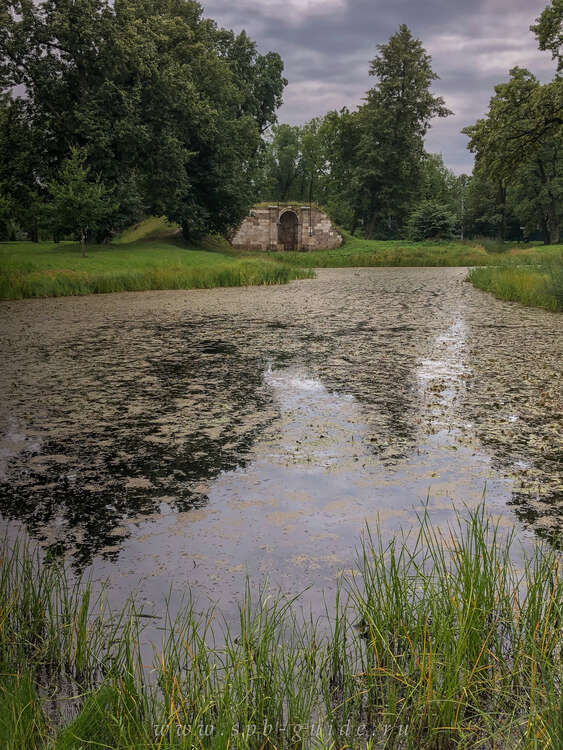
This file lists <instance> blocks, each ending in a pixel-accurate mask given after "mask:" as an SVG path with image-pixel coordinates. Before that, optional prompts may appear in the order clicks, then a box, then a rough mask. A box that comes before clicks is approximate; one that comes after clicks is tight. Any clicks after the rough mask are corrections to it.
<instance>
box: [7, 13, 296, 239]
mask: <svg viewBox="0 0 563 750" xmlns="http://www.w3.org/2000/svg"><path fill="white" fill-rule="evenodd" d="M0 13H1V15H2V23H1V25H0V26H1V28H0V84H1V85H2V87H3V89H4V90H5V91H8V90H13V89H14V87H17V86H19V87H23V89H24V90H25V95H26V98H27V101H28V102H29V108H30V113H31V119H32V126H33V128H34V130H35V132H37V133H40V134H41V142H40V144H39V146H38V147H39V150H40V152H41V153H42V154H43V155H44V159H43V170H42V173H41V174H40V175H38V179H39V182H40V183H47V182H48V181H49V180H51V179H53V177H54V176H55V175H56V173H57V171H58V169H59V168H60V166H61V164H62V161H63V160H64V158H65V157H66V155H67V154H68V152H69V148H70V147H71V146H73V145H77V146H79V147H84V148H85V149H86V152H87V160H88V165H89V166H90V167H91V168H92V170H93V171H94V172H95V173H100V174H102V175H103V178H104V181H106V182H107V183H108V184H109V185H111V186H112V187H115V188H116V189H115V195H116V196H118V195H126V193H127V186H128V185H130V184H132V182H134V183H135V186H136V189H137V190H138V192H139V194H140V196H141V197H142V202H143V204H144V206H145V207H146V209H147V210H148V211H151V212H153V213H158V214H165V215H166V216H168V218H169V219H171V220H172V221H177V222H179V223H180V224H181V225H182V227H183V229H184V233H185V234H186V235H190V236H192V237H194V236H197V235H199V234H201V233H203V232H207V231H224V230H225V229H227V228H228V227H229V226H231V225H233V224H236V223H237V222H238V221H239V220H240V218H242V216H243V215H244V213H245V212H246V210H247V209H248V206H249V205H250V203H251V202H252V198H253V195H252V189H251V185H252V177H253V172H254V170H255V168H256V163H257V159H258V155H259V152H260V148H261V133H262V132H264V130H265V129H266V128H267V127H268V126H269V125H271V124H272V123H273V122H274V121H275V112H276V108H277V107H278V106H279V104H280V102H281V94H282V91H283V87H284V85H285V80H284V79H283V77H282V68H283V65H282V62H281V59H280V58H279V56H278V55H276V54H274V53H269V54H267V55H260V54H258V52H257V50H256V46H255V44H254V43H253V42H252V41H251V40H250V39H248V37H247V36H246V35H245V34H244V33H243V34H239V35H235V34H234V33H232V32H230V31H227V30H223V29H219V28H217V26H216V24H215V23H214V22H213V21H212V20H210V19H206V18H204V16H203V10H202V7H201V5H200V4H199V3H197V2H194V0H113V1H112V2H110V1H109V0H40V1H38V2H32V0H3V2H2V4H1V6H0ZM16 90H20V89H16ZM135 205H137V202H135ZM125 208H126V207H125ZM126 213H127V212H126V211H125V210H121V211H118V212H116V214H115V216H116V217H121V219H123V218H125V214H126ZM116 220H117V218H116Z"/></svg>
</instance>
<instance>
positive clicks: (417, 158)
mask: <svg viewBox="0 0 563 750" xmlns="http://www.w3.org/2000/svg"><path fill="white" fill-rule="evenodd" d="M378 50H379V55H378V56H377V57H376V58H375V59H374V60H372V61H371V65H370V71H369V72H370V75H372V76H375V77H376V78H377V81H378V82H377V84H376V86H375V87H374V88H372V89H370V91H368V93H367V101H366V104H365V105H363V106H362V107H361V109H360V112H359V116H360V119H361V129H362V137H361V141H360V147H359V166H358V169H359V181H360V183H361V184H362V186H363V189H364V191H365V193H366V197H367V202H366V204H365V205H364V214H365V219H366V222H367V234H368V236H370V237H371V236H374V234H375V233H376V227H378V226H379V233H380V234H389V235H393V234H395V235H396V234H397V233H399V232H400V231H401V229H402V227H403V226H404V224H405V220H406V217H407V215H408V213H409V210H410V209H411V207H412V205H413V203H414V202H416V200H417V192H418V189H419V186H420V176H421V175H420V164H421V159H422V155H423V153H424V144H423V138H424V136H425V134H426V133H427V131H428V129H429V127H430V121H431V120H432V118H433V117H447V116H448V115H450V114H451V112H450V110H449V109H447V107H446V106H445V103H444V100H443V99H442V97H439V96H434V95H433V94H432V93H431V92H430V87H431V85H432V83H433V81H435V80H437V78H438V76H437V75H436V73H435V72H434V71H433V70H432V64H431V63H432V59H431V57H430V56H429V55H428V54H427V53H426V51H425V49H424V47H423V46H422V43H421V41H420V40H418V39H414V38H413V37H412V35H411V32H410V30H409V29H408V27H407V26H405V25H404V24H403V25H402V26H401V27H400V28H399V31H398V32H397V33H396V34H394V35H393V36H392V37H391V38H390V40H389V42H388V43H387V44H380V45H378Z"/></svg>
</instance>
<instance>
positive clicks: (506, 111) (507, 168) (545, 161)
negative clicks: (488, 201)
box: [463, 67, 563, 242]
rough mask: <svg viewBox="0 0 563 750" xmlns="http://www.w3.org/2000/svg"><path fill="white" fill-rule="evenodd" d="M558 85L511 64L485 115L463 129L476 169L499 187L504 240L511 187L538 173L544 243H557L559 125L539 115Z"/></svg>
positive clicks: (562, 131) (561, 133) (562, 134)
mask: <svg viewBox="0 0 563 750" xmlns="http://www.w3.org/2000/svg"><path fill="white" fill-rule="evenodd" d="M561 84H563V81H554V82H552V83H551V84H546V85H545V86H542V85H541V84H540V83H539V81H538V80H537V78H536V77H535V76H534V75H533V74H532V73H530V71H528V70H526V69H524V68H518V67H516V68H513V69H512V70H511V71H510V80H509V81H508V82H507V83H501V84H498V85H497V86H495V95H494V96H493V97H492V98H491V101H490V104H489V111H488V113H487V116H486V117H485V118H482V119H480V120H478V121H477V122H476V123H475V125H472V126H470V127H467V128H464V130H463V132H464V133H465V134H466V135H468V136H469V139H470V140H469V144H468V148H469V149H470V150H471V151H473V152H474V153H475V161H476V167H477V168H478V169H479V171H480V172H481V173H482V174H483V175H484V176H485V177H486V178H487V179H488V180H489V181H490V182H493V183H494V184H495V185H496V186H497V206H498V209H499V211H500V213H501V215H502V216H503V217H504V218H503V221H502V222H500V224H499V225H498V227H499V236H501V237H502V238H504V237H505V235H506V227H507V221H506V216H507V197H508V189H509V187H511V186H514V185H516V184H519V183H521V182H522V180H524V183H525V184H526V185H528V187H529V188H530V186H531V184H532V180H531V177H532V175H536V176H537V179H538V180H539V181H540V186H541V202H542V205H543V206H544V210H545V212H546V213H545V216H546V226H547V231H546V242H558V241H559V235H560V191H559V176H558V167H557V164H558V157H557V156H554V154H555V155H556V154H558V153H559V151H560V144H561V141H562V139H563V125H556V123H551V125H550V127H546V121H545V119H542V118H539V119H538V104H539V103H540V102H543V101H545V99H546V96H547V98H549V96H550V95H551V93H553V90H554V88H553V87H554V86H560V85H561ZM546 91H547V95H546ZM558 144H559V145H558ZM534 192H536V191H535V189H534Z"/></svg>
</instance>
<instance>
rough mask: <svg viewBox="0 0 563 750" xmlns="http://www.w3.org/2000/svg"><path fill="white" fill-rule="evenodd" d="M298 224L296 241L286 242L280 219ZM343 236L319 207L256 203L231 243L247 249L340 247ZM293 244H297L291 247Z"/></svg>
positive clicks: (303, 249)
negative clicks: (281, 232) (259, 204)
mask: <svg viewBox="0 0 563 750" xmlns="http://www.w3.org/2000/svg"><path fill="white" fill-rule="evenodd" d="M287 213H290V214H292V215H290V216H286V217H285V219H284V224H285V225H286V226H287V224H294V235H293V237H294V240H293V241H292V242H289V243H288V244H285V245H284V244H283V243H282V242H281V241H280V240H281V239H284V238H285V239H287V237H284V236H280V221H281V218H282V216H284V214H287ZM342 241H343V239H342V236H341V235H340V234H339V233H338V232H337V231H336V230H335V229H334V227H333V226H332V222H331V221H330V219H329V217H328V216H327V215H326V214H325V213H324V212H323V211H320V210H319V209H318V208H316V206H309V204H307V205H304V204H299V203H296V204H293V205H291V206H285V205H284V206H278V205H274V204H272V205H271V206H255V207H254V208H253V209H252V210H251V211H250V212H249V215H248V216H247V217H246V219H245V220H244V221H243V222H242V224H241V225H240V227H239V228H238V229H237V231H236V232H235V233H234V235H233V237H232V239H231V244H232V245H233V247H236V248H240V249H244V250H285V249H294V250H302V251H306V250H321V249H329V248H334V247H340V245H341V244H342ZM291 245H293V247H291Z"/></svg>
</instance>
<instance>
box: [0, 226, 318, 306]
mask: <svg viewBox="0 0 563 750" xmlns="http://www.w3.org/2000/svg"><path fill="white" fill-rule="evenodd" d="M312 275H313V274H312V272H308V271H306V270H305V269H299V268H295V267H290V266H289V265H288V264H285V263H282V262H280V261H278V260H276V259H275V258H268V257H263V258H256V257H253V258H243V257H237V256H235V255H234V254H233V253H231V252H230V246H229V245H228V243H227V242H226V240H222V239H220V238H208V239H206V240H204V241H202V242H201V243H200V244H199V245H198V247H197V248H193V247H187V246H186V245H185V244H184V243H183V242H182V240H181V238H180V237H178V235H177V229H176V228H175V227H174V226H173V225H170V224H167V223H166V222H165V221H163V220H162V219H154V218H153V219H148V220H147V221H145V222H142V223H141V224H140V225H137V226H136V227H133V228H131V229H130V230H127V231H126V232H124V233H123V235H121V236H120V237H118V238H117V239H116V241H115V242H113V243H112V244H110V245H90V246H89V247H88V255H87V257H86V258H83V257H81V252H80V247H79V245H78V244H76V243H69V242H61V243H58V244H55V243H52V242H42V243H33V242H15V243H0V299H21V298H24V297H59V296H65V295H72V294H75V295H81V294H99V293H103V292H125V291H139V290H147V289H198V288H211V287H218V286H245V285H247V284H283V283H287V282H288V281H291V280H292V279H298V278H307V277H310V276H312Z"/></svg>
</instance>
